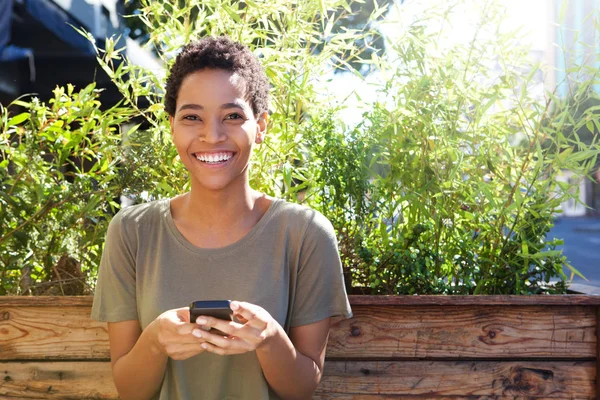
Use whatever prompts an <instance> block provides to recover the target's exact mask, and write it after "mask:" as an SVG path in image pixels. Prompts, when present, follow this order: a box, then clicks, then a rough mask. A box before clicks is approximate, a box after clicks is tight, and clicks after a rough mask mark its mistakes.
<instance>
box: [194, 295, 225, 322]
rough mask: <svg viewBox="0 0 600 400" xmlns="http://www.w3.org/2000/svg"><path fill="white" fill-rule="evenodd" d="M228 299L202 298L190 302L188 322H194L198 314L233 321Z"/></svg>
mask: <svg viewBox="0 0 600 400" xmlns="http://www.w3.org/2000/svg"><path fill="white" fill-rule="evenodd" d="M230 305H231V301H230V300H203V301H194V302H193V303H192V304H190V322H192V323H193V322H196V318H198V317H199V316H200V315H206V316H208V317H215V318H219V319H224V320H225V321H233V311H231V307H230Z"/></svg>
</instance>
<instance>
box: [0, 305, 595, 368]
mask: <svg viewBox="0 0 600 400" xmlns="http://www.w3.org/2000/svg"><path fill="white" fill-rule="evenodd" d="M89 312H90V308H89V307H80V306H63V307H8V308H0V350H1V351H0V359H2V360H42V359H46V360H58V359H62V360H85V359H92V360H108V359H109V347H108V333H107V330H106V324H105V323H100V322H96V321H93V320H91V319H90V317H89ZM596 325H597V323H596V311H595V309H593V308H591V307H580V306H575V307H571V308H564V307H549V306H548V307H532V306H527V307H510V306H509V307H499V306H498V307H492V308H490V307H478V306H470V307H466V306H464V307H460V308H450V309H448V308H447V307H435V306H428V307H410V306H406V307H394V306H386V307H383V306H377V307H373V306H355V307H354V317H353V318H352V319H349V320H339V319H338V320H336V321H335V322H334V323H333V324H332V328H331V332H330V337H329V344H328V349H327V357H328V358H329V359H332V358H333V359H339V358H352V359H426V358H432V359H440V358H451V359H456V358H468V359H483V358H488V359H490V358H491V359H522V358H555V359H556V358H558V359H580V360H584V359H595V358H596V357H597V338H596V333H595V331H596Z"/></svg>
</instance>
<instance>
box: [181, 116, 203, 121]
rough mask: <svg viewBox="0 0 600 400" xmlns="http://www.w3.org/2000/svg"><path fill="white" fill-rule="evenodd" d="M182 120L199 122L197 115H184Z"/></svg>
mask: <svg viewBox="0 0 600 400" xmlns="http://www.w3.org/2000/svg"><path fill="white" fill-rule="evenodd" d="M182 119H183V120H185V121H200V118H199V117H198V116H197V115H185V116H184V117H183V118H182Z"/></svg>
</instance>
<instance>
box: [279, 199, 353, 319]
mask: <svg viewBox="0 0 600 400" xmlns="http://www.w3.org/2000/svg"><path fill="white" fill-rule="evenodd" d="M336 316H344V317H346V318H350V317H352V310H351V308H350V303H349V302H348V296H347V294H346V289H345V286H344V276H343V272H342V263H341V260H340V255H339V252H338V246H337V239H336V237H335V231H334V229H333V226H332V225H331V223H330V222H329V220H328V219H327V218H325V217H324V216H323V215H322V214H320V213H318V212H316V211H315V214H314V218H313V219H312V220H311V221H310V222H309V225H308V227H307V229H306V232H305V234H304V238H303V242H302V245H301V248H300V255H299V267H298V277H297V281H296V295H295V296H294V304H293V306H292V318H291V322H290V326H291V327H295V326H301V325H307V324H312V323H314V322H317V321H321V320H323V319H325V318H328V317H336Z"/></svg>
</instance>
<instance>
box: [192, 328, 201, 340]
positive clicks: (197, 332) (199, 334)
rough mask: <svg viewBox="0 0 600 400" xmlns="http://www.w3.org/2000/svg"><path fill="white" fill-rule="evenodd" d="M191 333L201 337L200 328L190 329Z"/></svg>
mask: <svg viewBox="0 0 600 400" xmlns="http://www.w3.org/2000/svg"><path fill="white" fill-rule="evenodd" d="M192 335H194V336H196V337H198V338H201V337H202V332H201V331H200V329H194V330H193V331H192Z"/></svg>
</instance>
